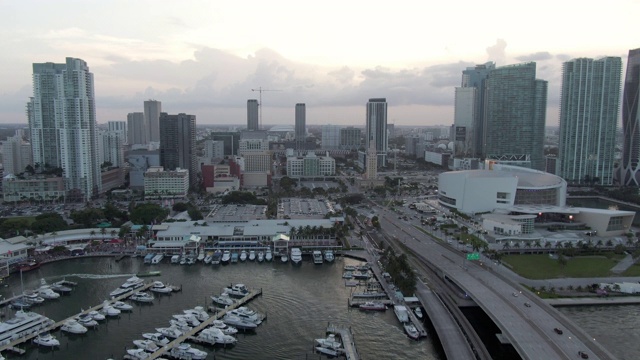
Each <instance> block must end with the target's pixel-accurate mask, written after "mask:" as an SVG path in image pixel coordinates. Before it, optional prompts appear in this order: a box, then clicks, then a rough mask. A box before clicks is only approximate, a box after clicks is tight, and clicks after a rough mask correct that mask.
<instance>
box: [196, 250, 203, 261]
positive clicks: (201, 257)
mask: <svg viewBox="0 0 640 360" xmlns="http://www.w3.org/2000/svg"><path fill="white" fill-rule="evenodd" d="M196 260H197V261H203V260H204V252H203V251H200V253H199V254H198V257H196Z"/></svg>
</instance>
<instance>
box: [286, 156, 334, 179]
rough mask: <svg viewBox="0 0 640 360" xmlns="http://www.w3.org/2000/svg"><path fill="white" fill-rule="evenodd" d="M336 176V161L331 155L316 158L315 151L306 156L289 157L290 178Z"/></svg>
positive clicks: (288, 171)
mask: <svg viewBox="0 0 640 360" xmlns="http://www.w3.org/2000/svg"><path fill="white" fill-rule="evenodd" d="M335 174H336V160H335V159H334V158H332V157H330V156H329V154H327V155H326V156H316V154H315V153H314V152H313V151H310V152H309V153H307V155H306V156H288V157H287V176H289V177H310V176H333V175H335Z"/></svg>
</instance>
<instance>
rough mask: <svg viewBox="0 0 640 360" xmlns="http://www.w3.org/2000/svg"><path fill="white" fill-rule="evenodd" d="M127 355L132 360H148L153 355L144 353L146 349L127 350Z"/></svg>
mask: <svg viewBox="0 0 640 360" xmlns="http://www.w3.org/2000/svg"><path fill="white" fill-rule="evenodd" d="M127 355H129V358H130V359H140V360H144V359H147V358H148V357H149V356H151V354H149V353H148V352H146V351H144V349H127Z"/></svg>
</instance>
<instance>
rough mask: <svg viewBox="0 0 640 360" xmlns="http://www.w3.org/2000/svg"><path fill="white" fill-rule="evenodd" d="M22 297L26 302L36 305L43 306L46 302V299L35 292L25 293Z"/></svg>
mask: <svg viewBox="0 0 640 360" xmlns="http://www.w3.org/2000/svg"><path fill="white" fill-rule="evenodd" d="M22 297H23V298H24V300H25V301H26V302H28V303H30V304H34V305H37V304H42V303H43V302H44V299H43V298H42V297H40V296H39V295H38V293H37V292H35V291H25V292H24V295H23V296H22Z"/></svg>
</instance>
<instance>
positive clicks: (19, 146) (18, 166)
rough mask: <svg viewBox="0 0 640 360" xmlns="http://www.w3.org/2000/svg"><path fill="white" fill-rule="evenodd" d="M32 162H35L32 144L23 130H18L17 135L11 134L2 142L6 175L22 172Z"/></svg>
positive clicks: (3, 164)
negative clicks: (25, 137) (27, 140)
mask: <svg viewBox="0 0 640 360" xmlns="http://www.w3.org/2000/svg"><path fill="white" fill-rule="evenodd" d="M31 164H33V156H32V149H31V144H30V143H28V142H26V141H25V140H24V139H23V135H22V130H18V131H16V135H14V136H9V137H8V138H7V140H5V141H4V142H3V143H2V166H3V167H4V175H5V176H6V175H8V174H14V175H15V174H20V173H22V172H24V171H25V168H26V167H27V165H31Z"/></svg>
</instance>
